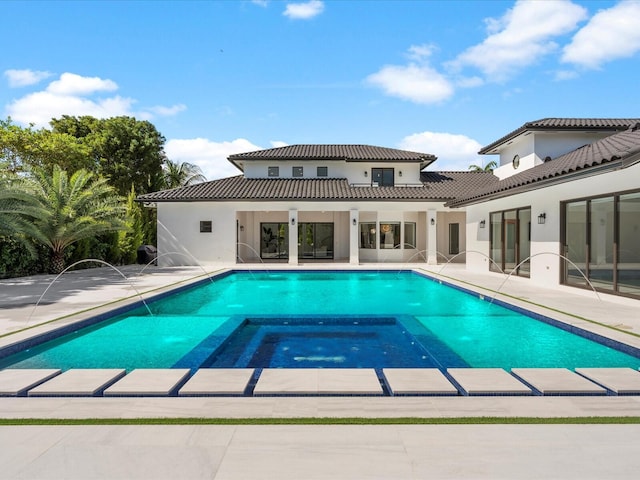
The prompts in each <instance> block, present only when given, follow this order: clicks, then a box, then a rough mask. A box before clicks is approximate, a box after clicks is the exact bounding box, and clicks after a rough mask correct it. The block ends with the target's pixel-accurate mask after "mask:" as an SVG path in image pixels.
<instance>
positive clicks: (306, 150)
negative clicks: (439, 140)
mask: <svg viewBox="0 0 640 480" xmlns="http://www.w3.org/2000/svg"><path fill="white" fill-rule="evenodd" d="M436 158H437V157H436V156H435V155H432V154H430V153H419V152H410V151H407V150H398V149H395V148H385V147H375V146H371V145H289V146H286V147H278V148H269V149H267V150H256V151H253V152H246V153H237V154H234V155H229V157H228V160H229V161H230V162H231V163H233V164H234V165H236V166H238V167H239V168H241V169H242V167H241V164H242V163H243V162H244V161H246V160H280V161H281V160H345V161H347V162H364V161H390V162H393V161H404V162H420V163H422V164H423V168H424V167H426V166H427V165H428V164H430V163H432V162H433V161H434V160H436Z"/></svg>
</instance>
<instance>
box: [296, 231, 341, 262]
mask: <svg viewBox="0 0 640 480" xmlns="http://www.w3.org/2000/svg"><path fill="white" fill-rule="evenodd" d="M298 258H333V223H300V224H298Z"/></svg>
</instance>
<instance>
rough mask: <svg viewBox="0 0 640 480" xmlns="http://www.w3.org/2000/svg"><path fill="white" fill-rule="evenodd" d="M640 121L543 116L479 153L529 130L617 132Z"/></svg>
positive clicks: (635, 119) (485, 151)
mask: <svg viewBox="0 0 640 480" xmlns="http://www.w3.org/2000/svg"><path fill="white" fill-rule="evenodd" d="M638 122H640V118H542V119H540V120H534V121H533V122H527V123H525V124H524V125H523V126H521V127H520V128H517V129H515V130H514V131H513V132H511V133H508V134H506V135H505V136H504V137H502V138H500V139H498V140H496V141H495V142H493V143H491V144H489V145H487V146H486V147H483V148H482V149H481V150H480V151H479V152H478V153H479V154H481V155H484V154H488V153H491V151H492V150H493V149H495V148H496V147H499V146H500V145H502V144H503V143H506V142H508V141H509V140H512V139H513V138H515V137H517V136H518V135H520V134H522V133H524V132H527V131H558V130H561V131H567V130H578V131H589V130H591V131H604V132H617V131H621V130H626V129H627V128H629V127H630V126H632V125H635V124H637V123H638Z"/></svg>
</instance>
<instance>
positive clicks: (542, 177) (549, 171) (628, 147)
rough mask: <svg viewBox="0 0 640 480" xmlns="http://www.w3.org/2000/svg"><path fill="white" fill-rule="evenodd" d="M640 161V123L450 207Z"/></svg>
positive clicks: (477, 192)
mask: <svg viewBox="0 0 640 480" xmlns="http://www.w3.org/2000/svg"><path fill="white" fill-rule="evenodd" d="M639 161H640V123H638V124H636V125H635V126H633V127H631V128H629V129H627V130H625V131H624V132H620V133H616V134H614V135H610V136H608V137H606V138H603V139H602V140H598V141H596V142H593V143H591V144H589V145H585V146H584V147H581V148H578V149H576V150H573V151H572V152H569V153H566V154H564V155H561V156H560V157H557V158H555V159H553V160H551V161H548V162H546V163H543V164H541V165H538V166H536V167H533V168H530V169H528V170H525V171H523V172H521V173H518V174H516V175H513V176H511V177H507V178H505V179H504V180H501V181H499V182H496V183H495V184H494V185H489V186H485V187H482V188H479V189H477V190H476V191H475V192H473V193H471V194H470V195H467V196H463V197H460V198H458V199H456V200H452V201H450V202H448V203H447V204H446V206H448V207H461V206H464V205H470V204H473V203H480V202H483V201H487V200H491V199H493V198H500V197H506V196H508V195H513V194H515V193H522V192H526V191H529V190H535V189H537V188H541V187H544V186H547V185H550V184H554V183H562V182H567V181H569V180H571V179H573V178H574V177H576V176H581V175H596V174H598V173H603V171H610V170H613V169H620V168H626V167H629V166H631V165H633V164H635V163H637V162H639Z"/></svg>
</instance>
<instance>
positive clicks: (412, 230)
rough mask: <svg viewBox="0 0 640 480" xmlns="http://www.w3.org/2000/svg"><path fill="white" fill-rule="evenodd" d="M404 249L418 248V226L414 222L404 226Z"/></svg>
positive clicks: (406, 223)
mask: <svg viewBox="0 0 640 480" xmlns="http://www.w3.org/2000/svg"><path fill="white" fill-rule="evenodd" d="M404 248H417V247H416V224H415V223H414V222H405V224H404Z"/></svg>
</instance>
